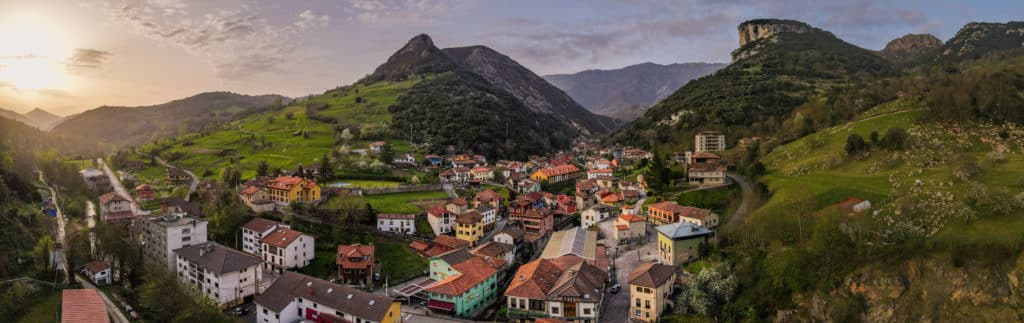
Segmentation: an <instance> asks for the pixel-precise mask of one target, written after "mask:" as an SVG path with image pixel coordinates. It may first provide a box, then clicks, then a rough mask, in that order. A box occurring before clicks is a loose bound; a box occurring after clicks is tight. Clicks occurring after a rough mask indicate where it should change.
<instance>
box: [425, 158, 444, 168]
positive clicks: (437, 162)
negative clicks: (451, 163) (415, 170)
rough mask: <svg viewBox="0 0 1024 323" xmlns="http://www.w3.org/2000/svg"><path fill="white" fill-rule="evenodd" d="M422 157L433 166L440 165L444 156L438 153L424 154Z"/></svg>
mask: <svg viewBox="0 0 1024 323" xmlns="http://www.w3.org/2000/svg"><path fill="white" fill-rule="evenodd" d="M423 159H425V160H427V162H429V163H430V166H434V167H440V166H441V165H442V164H444V157H441V156H438V155H426V156H424V157H423Z"/></svg>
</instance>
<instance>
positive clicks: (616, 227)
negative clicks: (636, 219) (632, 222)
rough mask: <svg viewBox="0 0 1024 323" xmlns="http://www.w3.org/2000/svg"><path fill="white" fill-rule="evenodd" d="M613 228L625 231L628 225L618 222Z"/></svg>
mask: <svg viewBox="0 0 1024 323" xmlns="http://www.w3.org/2000/svg"><path fill="white" fill-rule="evenodd" d="M615 230H619V231H626V230H629V226H628V225H625V224H619V225H616V226H615Z"/></svg>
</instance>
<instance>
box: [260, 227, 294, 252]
mask: <svg viewBox="0 0 1024 323" xmlns="http://www.w3.org/2000/svg"><path fill="white" fill-rule="evenodd" d="M301 236H302V232H299V231H295V230H292V229H286V228H277V229H275V230H274V232H271V233H270V234H268V235H267V236H266V237H263V239H262V240H260V241H262V242H263V243H266V244H269V245H271V246H275V247H278V248H285V247H288V245H290V244H292V242H293V241H295V239H298V238H299V237H301Z"/></svg>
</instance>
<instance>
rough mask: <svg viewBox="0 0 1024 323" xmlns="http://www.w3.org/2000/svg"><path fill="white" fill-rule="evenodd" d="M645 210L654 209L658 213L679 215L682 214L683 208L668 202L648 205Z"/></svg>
mask: <svg viewBox="0 0 1024 323" xmlns="http://www.w3.org/2000/svg"><path fill="white" fill-rule="evenodd" d="M647 209H649V210H650V209H654V210H658V211H662V212H667V213H672V214H679V213H682V212H683V206H682V205H679V204H678V203H676V202H670V201H665V202H658V203H654V204H651V205H648V206H647Z"/></svg>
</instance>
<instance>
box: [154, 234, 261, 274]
mask: <svg viewBox="0 0 1024 323" xmlns="http://www.w3.org/2000/svg"><path fill="white" fill-rule="evenodd" d="M174 253H176V254H178V256H180V257H182V258H185V259H186V260H188V261H189V262H191V263H194V264H196V265H198V266H200V267H203V268H206V269H209V270H210V271H212V272H213V273H215V274H217V275H223V274H226V273H230V272H236V271H240V270H242V269H245V268H249V267H252V266H256V265H259V264H260V263H262V262H263V260H262V259H260V258H258V257H256V256H252V255H249V254H247V253H243V252H241V251H238V250H235V249H231V248H228V247H225V246H222V245H220V244H218V243H216V242H204V243H200V244H194V245H191V246H185V247H182V248H179V249H177V250H174Z"/></svg>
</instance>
